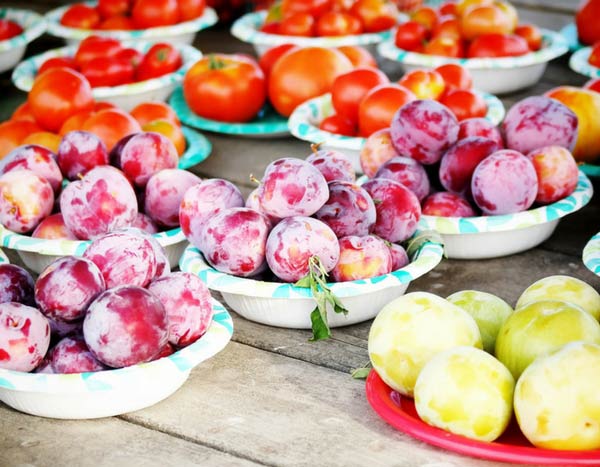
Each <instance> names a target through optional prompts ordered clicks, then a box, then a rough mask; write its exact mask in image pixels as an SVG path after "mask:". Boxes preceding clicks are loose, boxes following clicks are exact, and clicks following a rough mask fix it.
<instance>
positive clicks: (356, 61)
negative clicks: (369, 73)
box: [338, 45, 377, 68]
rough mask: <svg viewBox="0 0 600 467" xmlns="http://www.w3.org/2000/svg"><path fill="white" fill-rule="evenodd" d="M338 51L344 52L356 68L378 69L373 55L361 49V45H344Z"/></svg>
mask: <svg viewBox="0 0 600 467" xmlns="http://www.w3.org/2000/svg"><path fill="white" fill-rule="evenodd" d="M338 50H339V51H340V52H342V53H343V54H344V55H345V56H346V57H348V59H349V60H350V61H351V62H352V66H353V67H354V68H365V67H371V68H377V61H376V60H375V57H373V55H371V53H370V52H369V51H368V50H367V49H365V48H364V47H361V46H360V45H344V46H342V47H338Z"/></svg>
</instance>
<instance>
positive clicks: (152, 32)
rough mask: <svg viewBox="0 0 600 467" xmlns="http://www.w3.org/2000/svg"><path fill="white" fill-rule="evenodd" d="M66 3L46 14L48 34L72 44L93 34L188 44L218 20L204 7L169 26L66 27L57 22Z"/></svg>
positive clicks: (91, 3)
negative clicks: (194, 15) (127, 28)
mask: <svg viewBox="0 0 600 467" xmlns="http://www.w3.org/2000/svg"><path fill="white" fill-rule="evenodd" d="M85 4H86V5H88V6H92V7H93V6H96V3H95V2H85ZM69 7H70V5H66V6H62V7H60V8H56V9H54V10H51V11H49V12H48V13H46V21H47V23H48V34H51V35H53V36H56V37H60V38H62V39H64V40H65V41H66V42H67V43H69V44H71V45H75V44H77V43H78V42H80V41H81V40H83V39H85V38H86V37H87V36H89V35H91V34H94V35H99V36H108V37H113V38H115V39H119V40H120V41H129V42H134V41H135V42H137V41H161V42H172V43H176V44H191V43H192V42H194V39H195V37H196V33H197V32H198V31H200V30H202V29H206V28H208V27H210V26H212V25H213V24H215V23H216V22H217V20H218V17H217V14H216V13H215V10H213V9H212V8H208V7H207V8H206V9H205V10H204V14H203V15H202V16H200V17H198V18H196V19H193V20H190V21H185V22H182V23H178V24H174V25H172V26H160V27H156V28H147V29H137V30H134V31H123V30H100V29H78V28H70V27H67V26H63V25H62V24H60V19H61V17H62V15H63V13H64V12H65V11H66V10H67V9H68V8H69Z"/></svg>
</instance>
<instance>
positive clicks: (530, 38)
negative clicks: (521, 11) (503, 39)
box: [515, 24, 542, 51]
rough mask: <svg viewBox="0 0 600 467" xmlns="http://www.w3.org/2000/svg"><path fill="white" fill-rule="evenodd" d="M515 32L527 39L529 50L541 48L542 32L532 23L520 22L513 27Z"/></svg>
mask: <svg viewBox="0 0 600 467" xmlns="http://www.w3.org/2000/svg"><path fill="white" fill-rule="evenodd" d="M515 34H516V35H517V36H521V37H522V38H523V39H525V40H526V41H527V45H528V46H529V50H532V51H536V50H540V49H541V48H542V32H541V31H540V28H538V27H537V26H535V25H533V24H520V25H519V26H517V28H516V29H515Z"/></svg>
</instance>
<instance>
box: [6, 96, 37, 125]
mask: <svg viewBox="0 0 600 467" xmlns="http://www.w3.org/2000/svg"><path fill="white" fill-rule="evenodd" d="M10 119H11V120H29V121H30V122H35V117H34V116H33V114H32V113H31V108H30V107H29V104H28V103H27V101H25V102H23V103H22V104H21V105H20V106H19V107H17V108H16V109H15V111H14V112H13V113H12V115H11V116H10Z"/></svg>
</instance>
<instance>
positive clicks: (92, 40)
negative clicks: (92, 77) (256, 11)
mask: <svg viewBox="0 0 600 467" xmlns="http://www.w3.org/2000/svg"><path fill="white" fill-rule="evenodd" d="M122 48H123V46H122V45H121V43H120V42H119V41H118V40H117V39H111V38H110V37H101V36H93V35H92V36H88V37H86V38H85V39H84V40H82V41H81V42H80V43H79V47H77V51H76V52H75V57H74V59H75V63H77V66H79V67H82V66H83V65H84V64H85V63H86V62H89V61H90V60H93V59H94V58H97V57H112V56H113V55H116V54H117V53H118V52H119V51H120V50H121V49H122Z"/></svg>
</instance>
